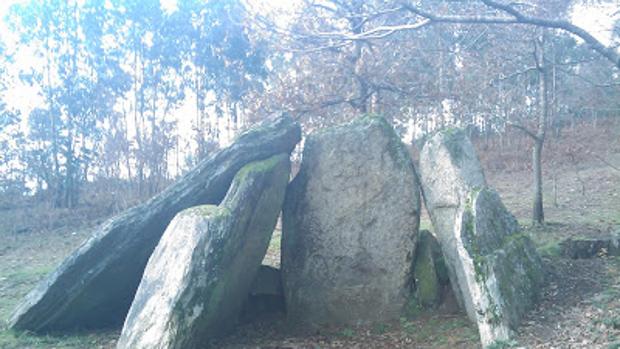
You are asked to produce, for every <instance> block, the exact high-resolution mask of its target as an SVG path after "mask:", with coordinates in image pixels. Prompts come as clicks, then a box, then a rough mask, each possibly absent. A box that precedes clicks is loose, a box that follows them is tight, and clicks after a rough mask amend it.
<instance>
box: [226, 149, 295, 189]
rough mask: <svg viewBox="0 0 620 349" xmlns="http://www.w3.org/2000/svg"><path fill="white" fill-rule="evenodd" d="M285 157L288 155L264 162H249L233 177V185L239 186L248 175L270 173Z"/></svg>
mask: <svg viewBox="0 0 620 349" xmlns="http://www.w3.org/2000/svg"><path fill="white" fill-rule="evenodd" d="M285 157H288V155H287V154H278V155H274V156H272V157H270V158H267V159H265V160H260V161H254V162H251V163H249V164H247V165H245V166H243V167H242V168H241V169H240V170H239V172H237V174H236V175H235V179H234V180H233V183H234V184H237V185H239V184H240V183H241V182H243V181H244V180H245V179H246V178H247V177H248V175H250V174H255V173H261V172H268V171H272V170H273V168H274V167H276V166H277V165H278V163H280V161H282V159H283V158H285Z"/></svg>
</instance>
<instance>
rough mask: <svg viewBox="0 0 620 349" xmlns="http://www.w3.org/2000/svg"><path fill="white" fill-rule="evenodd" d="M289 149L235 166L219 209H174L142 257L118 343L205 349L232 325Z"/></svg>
mask: <svg viewBox="0 0 620 349" xmlns="http://www.w3.org/2000/svg"><path fill="white" fill-rule="evenodd" d="M289 173H290V161H289V154H288V153H286V154H281V155H278V156H275V157H272V158H270V159H267V160H264V161H261V162H255V163H251V164H249V165H246V166H245V167H243V168H242V169H241V171H239V173H238V174H237V176H236V177H235V180H234V181H233V184H232V186H231V188H230V190H229V192H228V194H227V195H226V198H225V199H224V201H222V203H221V204H220V205H219V206H212V205H203V206H197V207H193V208H189V209H187V210H184V211H182V212H180V213H179V214H178V215H177V216H176V217H175V218H174V219H173V221H172V223H170V226H168V228H167V229H166V232H165V233H164V235H163V236H162V238H161V241H160V242H159V244H158V245H157V248H156V249H155V251H154V252H153V255H152V256H151V258H150V259H149V262H148V264H147V266H146V269H145V271H144V276H143V277H142V282H141V283H140V287H139V288H138V291H137V293H136V298H135V300H134V302H133V304H132V305H131V309H130V310H129V314H128V315H127V319H126V320H125V325H124V327H123V331H122V334H121V337H120V339H119V341H118V346H117V348H127V349H140V348H143V349H157V348H166V349H168V348H179V349H192V348H206V347H209V346H210V344H211V342H212V341H213V340H214V339H217V338H218V337H220V336H222V335H223V334H225V333H226V332H227V331H229V330H230V329H231V328H232V326H233V325H234V324H235V323H236V321H237V319H238V317H239V315H240V312H241V308H242V305H243V303H244V301H245V300H246V297H247V295H248V293H249V291H250V288H251V286H252V282H253V280H254V278H255V275H256V273H257V271H258V269H259V267H260V265H261V261H262V259H263V257H264V256H265V252H266V251H267V247H268V245H269V241H270V239H271V233H272V232H273V229H274V227H275V225H276V221H277V219H278V215H279V213H280V208H281V207H282V201H283V200H284V191H285V189H286V184H287V183H288V179H289Z"/></svg>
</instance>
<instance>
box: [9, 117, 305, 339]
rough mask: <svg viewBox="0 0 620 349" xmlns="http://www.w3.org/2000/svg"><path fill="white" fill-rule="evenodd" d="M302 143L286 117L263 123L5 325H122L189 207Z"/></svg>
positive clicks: (98, 235) (61, 271)
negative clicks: (255, 164)
mask: <svg viewBox="0 0 620 349" xmlns="http://www.w3.org/2000/svg"><path fill="white" fill-rule="evenodd" d="M300 137H301V130H300V127H299V125H298V124H297V123H295V122H294V121H293V120H292V119H291V118H289V117H287V116H284V117H280V118H277V119H274V120H270V121H267V122H265V123H264V124H263V125H261V126H260V127H258V128H256V129H252V130H250V131H248V132H246V133H245V134H243V135H241V136H239V137H238V138H237V140H236V141H235V142H234V143H233V144H232V145H231V146H229V147H228V148H225V149H223V150H221V151H218V152H216V153H214V154H213V155H212V156H210V157H208V158H207V159H205V160H204V161H202V162H201V163H200V164H199V165H198V166H197V167H196V168H194V169H193V170H191V171H189V172H188V173H187V174H186V175H185V176H183V177H182V178H181V179H179V180H178V181H177V182H176V183H174V184H173V185H171V186H170V187H168V188H167V189H166V190H164V191H163V192H161V193H160V194H158V195H156V196H155V197H153V198H152V199H151V200H149V201H147V202H145V203H144V204H141V205H138V206H136V207H133V208H131V209H129V210H127V211H125V212H123V213H121V214H119V215H118V216H116V217H114V218H112V219H110V220H108V221H107V222H105V223H103V224H102V225H101V226H99V227H97V228H96V229H95V231H94V232H93V235H92V237H91V238H90V239H88V240H87V241H86V242H85V243H84V244H82V245H81V246H80V247H79V248H78V249H77V250H76V251H75V252H73V253H72V254H71V255H70V256H69V257H67V258H66V259H65V260H64V262H63V263H62V264H61V265H60V266H59V267H58V268H56V270H55V271H53V272H52V273H50V274H49V275H48V276H47V277H45V278H44V279H43V280H42V281H41V282H40V283H39V285H38V286H37V287H36V288H35V289H34V290H32V291H31V292H30V293H29V294H28V295H27V296H26V297H25V299H24V300H23V301H22V303H21V304H20V305H19V306H18V307H17V309H16V310H15V312H14V313H13V315H12V316H11V319H10V321H9V327H10V328H12V329H15V330H28V331H33V332H48V331H60V330H72V329H89V328H104V327H109V326H118V325H121V324H122V323H123V320H124V319H125V315H126V314H127V311H128V310H129V306H130V305H131V302H132V300H133V298H134V295H135V292H136V289H137V287H138V284H139V283H140V279H141V277H142V274H143V271H144V267H145V265H146V262H147V260H148V259H149V257H150V255H151V253H152V252H153V249H154V248H155V246H156V245H157V243H158V241H159V239H160V237H161V235H162V234H163V232H164V230H165V229H166V227H167V226H168V224H169V223H170V221H171V220H172V218H173V217H174V216H175V215H176V214H177V213H178V212H179V211H182V210H184V209H186V208H189V207H192V206H197V205H203V204H219V203H220V201H221V200H222V198H223V197H224V195H225V194H226V192H227V190H228V188H229V186H230V183H231V181H232V179H233V177H234V176H235V174H236V173H237V172H238V171H239V169H241V167H243V166H244V165H246V164H248V163H250V162H252V161H255V160H261V159H265V158H268V157H270V156H273V155H276V154H279V153H290V152H291V151H292V149H293V148H294V147H295V145H296V144H297V142H298V141H299V140H300Z"/></svg>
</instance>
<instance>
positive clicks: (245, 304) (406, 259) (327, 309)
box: [9, 115, 544, 349]
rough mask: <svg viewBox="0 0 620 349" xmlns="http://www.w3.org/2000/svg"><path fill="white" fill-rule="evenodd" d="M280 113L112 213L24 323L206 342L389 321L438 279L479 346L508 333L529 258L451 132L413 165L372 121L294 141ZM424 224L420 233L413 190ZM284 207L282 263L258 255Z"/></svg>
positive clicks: (537, 262) (25, 310) (437, 296)
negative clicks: (244, 332)
mask: <svg viewBox="0 0 620 349" xmlns="http://www.w3.org/2000/svg"><path fill="white" fill-rule="evenodd" d="M300 138H301V129H300V127H299V125H298V124H297V123H296V122H295V121H293V120H292V119H291V118H290V117H288V116H286V115H281V116H280V117H278V118H273V119H270V120H268V121H266V122H265V123H263V124H261V125H260V126H259V127H257V128H254V129H252V130H250V131H248V132H246V133H244V134H242V135H240V136H239V137H238V138H237V139H236V140H235V141H234V142H233V144H232V145H231V146H229V147H228V148H225V149H223V150H221V151H218V152H215V153H213V154H212V155H211V156H209V157H208V158H207V159H205V160H204V161H202V162H201V163H200V164H199V165H198V166H197V167H196V168H194V169H193V170H191V171H190V172H188V173H187V174H186V175H185V176H184V177H182V178H181V179H180V180H179V181H177V182H176V183H174V184H173V185H172V186H170V187H169V188H168V189H166V190H165V191H163V192H162V193H161V194H159V195H157V196H155V197H154V198H153V199H151V200H149V201H147V202H146V203H144V204H141V205H139V206H136V207H134V208H132V209H129V210H127V211H126V212H124V213H122V214H120V215H118V216H116V217H113V218H112V219H110V220H108V221H107V222H105V223H104V224H102V225H101V226H99V227H98V228H96V230H95V231H94V233H93V235H92V237H91V238H90V239H89V240H87V241H86V242H85V243H84V244H83V245H81V246H80V247H79V248H78V249H77V250H76V251H75V252H74V253H72V254H71V255H70V256H69V257H68V258H67V259H66V260H65V261H64V262H63V263H62V264H61V265H60V266H59V267H58V268H57V269H56V270H55V271H54V272H52V273H51V274H50V275H48V276H47V277H46V278H45V279H44V280H43V281H42V282H41V283H40V284H39V285H38V286H37V287H36V288H35V289H34V290H33V291H32V292H31V293H30V294H28V295H27V296H26V298H25V300H24V301H23V302H22V303H21V304H20V305H19V306H18V307H17V309H16V311H15V312H14V314H13V316H12V317H11V319H10V324H9V326H10V327H11V328H12V329H15V330H18V331H20V330H28V331H31V332H36V333H41V332H43V333H45V332H54V331H68V330H77V329H93V328H105V327H110V326H120V325H123V324H124V325H123V329H122V333H121V336H120V339H119V341H118V343H117V348H118V349H140V348H144V349H146V348H149V349H151V348H152V349H158V348H161V349H169V348H182V349H194V348H209V347H213V346H214V345H215V343H217V340H218V339H219V338H221V337H222V336H224V335H225V334H227V333H229V332H230V331H231V330H232V329H233V327H234V326H235V325H236V324H237V323H239V322H241V321H244V320H248V319H254V318H256V317H257V316H259V315H260V314H261V312H263V311H264V310H265V309H269V310H270V311H276V312H277V311H280V310H285V313H286V318H287V323H288V324H290V325H292V327H293V328H302V329H304V330H313V329H317V328H319V327H323V326H327V327H331V326H357V325H370V324H377V323H382V324H383V323H386V322H391V321H395V320H396V321H397V320H399V319H400V318H401V317H402V316H407V315H411V314H412V313H414V312H416V311H419V310H420V309H421V308H423V309H434V308H437V307H438V306H439V305H440V304H441V302H442V301H443V297H444V294H445V293H446V291H447V290H449V289H451V290H452V292H453V293H454V295H455V298H456V299H457V301H458V303H459V305H460V306H461V307H462V308H463V309H464V310H465V312H466V313H467V315H468V317H469V318H470V319H471V320H472V321H473V322H474V323H476V324H477V326H478V329H479V333H480V338H481V342H482V345H483V347H487V346H492V345H494V344H497V343H502V342H506V341H509V340H510V338H511V336H512V333H513V330H514V329H515V328H516V326H518V324H519V322H520V321H521V319H522V318H523V316H524V315H525V313H526V312H527V311H528V310H529V309H530V308H531V307H532V306H533V305H534V304H535V302H536V301H537V298H538V297H539V292H540V289H541V285H542V282H543V276H544V272H543V267H542V262H541V259H540V257H539V256H538V254H537V252H536V250H535V248H534V246H533V244H532V242H531V241H530V239H529V238H528V237H527V236H526V235H525V234H523V233H522V232H521V231H520V228H519V225H518V223H517V221H516V219H515V218H514V217H513V216H512V215H511V214H510V212H508V210H507V209H506V207H505V206H504V205H503V203H502V201H501V199H500V197H499V195H498V194H497V193H496V192H495V191H494V190H493V189H492V188H491V187H489V185H488V184H487V183H486V180H485V178H484V173H483V171H482V168H481V166H480V162H479V161H478V158H477V156H476V153H475V151H474V148H473V146H472V144H471V142H470V141H469V139H468V138H467V136H466V135H465V133H464V132H463V131H461V130H453V129H446V130H442V131H439V132H437V133H436V134H435V135H433V136H432V137H430V138H429V139H428V140H427V141H426V143H425V145H424V147H423V149H422V151H421V153H420V164H419V173H417V171H416V168H415V167H414V164H413V161H412V159H411V156H410V154H409V152H408V150H407V148H406V147H405V146H404V144H403V143H402V141H401V139H400V138H399V137H398V136H397V134H396V133H395V131H394V129H393V128H392V127H391V126H390V124H389V123H388V122H387V121H386V120H385V119H384V118H381V117H371V116H365V117H361V118H358V119H356V120H354V121H352V122H350V123H348V124H345V125H341V126H335V127H330V128H326V129H323V130H318V131H315V132H313V133H311V134H310V135H308V136H307V138H306V140H305V145H304V149H303V157H302V160H301V165H300V169H299V172H298V173H297V175H296V176H295V177H294V179H293V180H292V181H291V182H290V183H289V177H290V172H291V164H290V160H289V158H290V156H291V152H292V151H293V149H294V148H295V146H296V144H297V143H298V142H299V141H300ZM421 196H422V199H423V200H424V203H425V205H426V208H427V210H428V213H429V215H430V218H431V221H432V223H433V228H434V229H433V232H429V231H422V232H419V231H418V227H419V221H420V210H421V198H420V197H421ZM280 213H281V214H282V242H281V258H282V260H281V270H278V269H274V268H271V267H267V266H261V261H262V260H263V258H264V256H265V253H266V251H267V247H268V244H269V241H270V239H271V235H272V232H273V230H274V227H275V225H276V222H277V220H278V217H279V215H280Z"/></svg>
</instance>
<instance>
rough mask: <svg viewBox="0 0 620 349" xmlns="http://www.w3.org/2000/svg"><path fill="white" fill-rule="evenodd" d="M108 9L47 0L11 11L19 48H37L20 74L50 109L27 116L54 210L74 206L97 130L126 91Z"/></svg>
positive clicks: (93, 2) (93, 0)
mask: <svg viewBox="0 0 620 349" xmlns="http://www.w3.org/2000/svg"><path fill="white" fill-rule="evenodd" d="M105 6H106V1H104V0H88V1H51V0H43V1H30V2H26V3H23V4H18V5H15V6H13V7H12V9H11V13H10V19H11V23H12V26H13V29H14V31H15V32H16V33H17V34H18V35H19V38H20V43H19V45H21V46H22V47H31V48H35V50H36V55H37V60H36V61H35V62H34V64H33V65H32V66H31V67H30V69H29V71H26V72H24V73H23V74H22V76H23V77H24V78H25V79H27V82H29V83H31V84H34V85H36V86H39V87H40V93H41V94H42V96H43V98H44V100H45V105H43V106H40V107H38V108H36V109H34V110H33V113H31V115H30V117H29V118H30V119H31V120H30V121H29V124H30V126H31V127H30V133H29V134H28V138H29V140H31V144H30V146H29V151H31V152H33V153H35V154H36V156H37V157H38V158H40V160H41V161H40V163H42V164H44V168H42V169H41V171H45V173H40V174H39V179H41V180H43V181H44V183H43V185H42V187H47V189H49V192H50V193H51V194H52V201H53V203H54V205H55V206H57V207H72V206H75V205H77V203H78V199H79V192H80V186H81V184H82V183H83V182H84V181H86V179H87V177H88V174H89V169H90V165H91V164H92V163H93V162H94V151H95V147H96V145H97V144H98V142H99V140H100V139H101V135H102V133H101V128H100V125H101V123H102V121H103V120H104V119H105V117H106V115H107V114H108V113H109V112H110V110H111V109H112V107H113V105H114V103H115V100H116V98H118V97H119V96H120V95H121V93H122V92H123V90H124V89H125V88H126V87H127V86H126V85H124V84H122V82H123V81H126V78H125V76H124V74H123V73H122V70H121V69H120V67H119V61H118V55H115V54H114V53H112V52H113V51H114V46H113V45H109V42H110V41H114V36H115V28H113V27H112V26H110V25H109V22H108V18H107V12H106V11H105ZM119 82H120V83H119Z"/></svg>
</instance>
